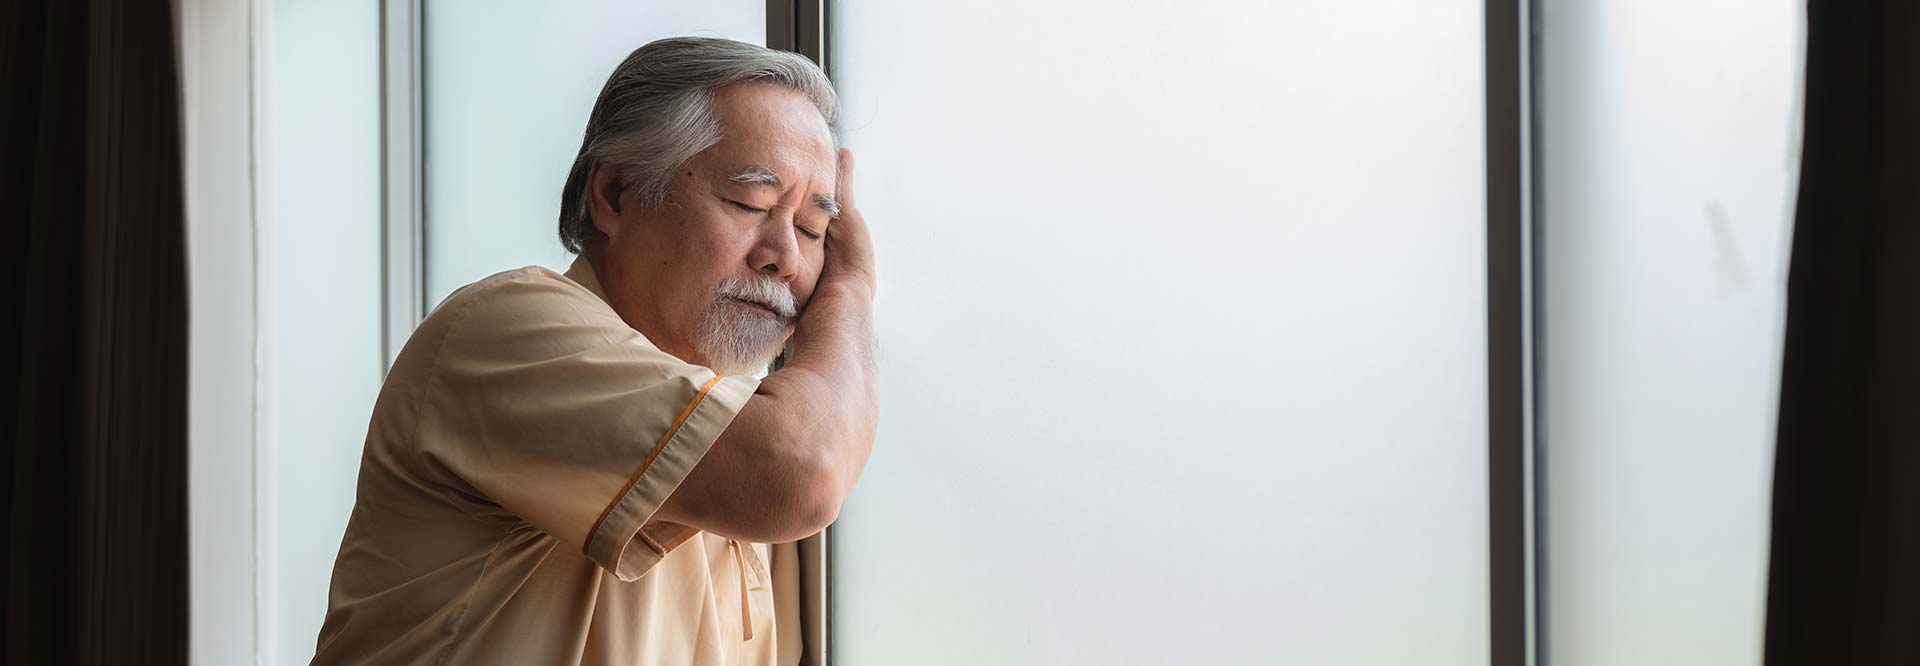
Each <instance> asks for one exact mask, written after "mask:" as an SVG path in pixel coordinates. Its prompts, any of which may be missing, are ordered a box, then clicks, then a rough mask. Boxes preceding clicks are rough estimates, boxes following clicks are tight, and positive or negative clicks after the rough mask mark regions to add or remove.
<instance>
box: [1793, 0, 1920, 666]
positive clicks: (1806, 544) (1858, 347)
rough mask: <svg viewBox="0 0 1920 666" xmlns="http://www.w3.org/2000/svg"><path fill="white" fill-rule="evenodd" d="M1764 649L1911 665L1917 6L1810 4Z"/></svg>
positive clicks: (1918, 524) (1808, 660)
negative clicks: (1803, 126)
mask: <svg viewBox="0 0 1920 666" xmlns="http://www.w3.org/2000/svg"><path fill="white" fill-rule="evenodd" d="M1803 139H1804V142H1805V143H1804V147H1803V149H1802V151H1803V152H1802V161H1801V173H1800V194H1799V204H1798V205H1799V208H1798V210H1797V211H1796V213H1795V220H1794V237H1793V260H1792V269H1791V274H1790V276H1789V279H1788V287H1787V339H1786V360H1785V365H1784V367H1783V374H1782V377H1781V387H1780V429H1779V440H1778V442H1779V443H1778V447H1779V448H1778V452H1777V454H1776V458H1775V462H1774V487H1773V547H1772V558H1771V571H1770V572H1769V579H1768V590H1767V638H1766V661H1767V663H1768V664H1773V665H1776V666H1786V665H1789V664H1907V665H1911V664H1920V2H1915V1H1914V0H1853V1H1846V0H1842V1H1831V2H1828V1H1822V0H1812V1H1811V2H1809V3H1808V7H1807V69H1806V131H1805V133H1804V134H1803Z"/></svg>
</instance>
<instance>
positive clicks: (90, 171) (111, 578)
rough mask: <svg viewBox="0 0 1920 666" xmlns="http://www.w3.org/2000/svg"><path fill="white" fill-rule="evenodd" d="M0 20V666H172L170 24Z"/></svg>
mask: <svg viewBox="0 0 1920 666" xmlns="http://www.w3.org/2000/svg"><path fill="white" fill-rule="evenodd" d="M0 17H3V19H0V20H4V21H5V25H4V26H3V27H0V30H3V31H4V32H0V35H3V36H0V57H3V58H4V60H3V61H0V76H4V79H0V81H3V83H0V85H4V86H5V87H4V89H3V90H0V136H3V137H4V140H5V146H4V147H5V153H4V155H0V207H3V208H4V210H5V219H6V225H5V230H4V232H0V233H4V239H5V240H4V242H5V248H4V252H5V254H4V256H0V266H3V267H4V268H0V270H5V271H6V278H7V279H6V282H7V285H6V288H5V290H4V298H5V299H6V300H5V302H4V303H0V308H4V309H5V311H6V319H5V328H4V331H0V336H4V339H0V344H4V347H0V363H4V364H5V365H4V367H0V379H4V380H5V381H4V387H0V394H4V396H5V398H6V402H5V404H6V408H5V410H4V412H0V414H3V415H0V418H4V419H5V423H4V424H0V426H4V427H5V428H6V432H7V433H8V434H9V435H11V437H10V440H11V441H12V446H11V450H10V451H9V453H10V454H11V456H10V461H11V469H10V475H9V479H8V481H9V483H8V485H7V491H6V492H7V511H6V513H5V528H6V537H7V555H6V562H5V565H6V566H5V568H4V570H5V581H6V594H7V597H6V621H7V629H6V645H5V650H4V652H5V654H4V658H5V662H6V663H9V664H171V663H185V662H186V657H187V578H186V576H187V566H186V563H187V537H186V528H187V525H186V441H187V430H186V423H187V418H186V409H187V402H186V394H187V364H186V361H187V309H186V305H187V303H186V257H185V250H184V241H185V238H184V234H185V228H184V217H185V216H184V211H183V208H182V179H181V171H182V168H181V161H180V160H181V152H180V150H181V149H180V146H181V142H180V127H181V125H180V119H181V115H180V99H179V97H180V93H179V85H178V76H177V74H176V62H177V58H176V55H175V51H174V44H173V39H174V37H173V36H174V30H173V16H172V8H171V6H170V5H169V3H168V2H165V1H164V0H162V1H159V2H138V1H134V2H124V3H122V2H111V1H103V0H92V1H88V0H68V1H63V0H14V1H12V2H8V3H5V8H4V9H0ZM237 630H245V629H244V628H238V629H237Z"/></svg>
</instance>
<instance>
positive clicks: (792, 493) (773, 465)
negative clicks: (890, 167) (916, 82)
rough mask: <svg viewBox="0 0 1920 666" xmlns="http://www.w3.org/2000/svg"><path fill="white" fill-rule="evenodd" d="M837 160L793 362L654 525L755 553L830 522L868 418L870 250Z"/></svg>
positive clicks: (874, 389)
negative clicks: (747, 544)
mask: <svg viewBox="0 0 1920 666" xmlns="http://www.w3.org/2000/svg"><path fill="white" fill-rule="evenodd" d="M851 169H852V159H851V155H850V154H849V153H846V152H844V149H843V152H842V154H841V166H840V191H841V206H842V211H841V216H840V218H838V219H836V220H835V221H834V222H833V223H832V225H831V226H830V227H829V228H828V231H827V242H828V245H827V265H826V267H825V269H824V271H823V272H822V275H821V279H820V283H819V286H818V287H817V288H816V289H815V290H814V293H813V297H812V298H811V300H810V301H809V303H808V304H807V309H806V312H804V313H803V314H802V315H801V316H800V321H799V324H798V325H797V326H795V328H794V333H793V354H792V356H791V358H790V359H789V360H788V362H787V364H786V366H785V367H783V368H781V369H780V370H779V371H777V372H774V373H773V374H771V375H768V376H767V378H766V379H765V380H762V381H761V383H760V387H759V390H758V391H757V392H756V393H755V394H754V396H753V398H751V399H749V400H748V401H747V404H746V406H745V407H743V408H741V410H740V413H739V414H738V415H737V416H735V417H734V419H733V423H732V424H730V425H728V426H727V429H726V431H725V432H723V433H721V435H720V437H719V438H718V439H716V440H715V441H714V443H713V447H712V448H711V449H710V450H708V451H707V454H706V457H705V458H703V459H701V461H700V463H699V464H698V465H696V466H695V467H694V469H693V471H692V472H691V473H689V474H688V475H687V478H686V480H685V481H683V482H682V483H681V484H680V487H679V488H677V489H676V490H674V492H673V494H672V495H671V496H670V497H668V499H667V502H666V504H664V505H663V506H662V507H661V508H660V511H659V512H658V513H657V514H655V516H654V517H655V519H657V520H664V521H668V522H673V523H679V524H682V525H687V526H690V527H694V528H698V529H701V530H705V531H708V532H712V533H715V534H719V535H722V536H727V537H732V538H736V539H741V540H745V541H752V542H758V543H785V542H788V541H795V540H798V539H801V538H805V537H806V536H808V535H811V534H814V533H816V532H819V531H820V530H821V529H823V528H825V527H826V526H827V524H828V523H831V522H833V519H834V518H835V517H836V516H838V515H839V513H840V503H841V502H842V501H844V500H845V499H846V496H847V494H848V493H849V492H852V490H853V484H854V482H855V481H857V480H858V479H859V478H860V471H861V470H862V469H863V468H865V467H866V464H867V455H868V453H869V452H871V451H872V449H873V439H874V431H875V428H876V427H877V424H878V420H879V400H878V394H879V378H878V374H879V372H878V368H877V364H876V360H875V357H874V331H873V298H874V277H873V250H872V243H871V241H870V239H869V238H868V236H867V228H866V223H865V221H864V220H863V219H862V218H861V217H860V214H859V212H858V210H856V209H855V208H854V207H853V206H852V197H851Z"/></svg>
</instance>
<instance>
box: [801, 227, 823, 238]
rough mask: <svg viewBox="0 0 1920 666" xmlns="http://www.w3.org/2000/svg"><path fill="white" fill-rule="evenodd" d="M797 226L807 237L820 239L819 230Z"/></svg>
mask: <svg viewBox="0 0 1920 666" xmlns="http://www.w3.org/2000/svg"><path fill="white" fill-rule="evenodd" d="M796 228H797V229H799V230H800V235H802V236H806V237H807V240H820V234H819V233H818V232H815V231H814V230H812V229H808V228H806V227H796Z"/></svg>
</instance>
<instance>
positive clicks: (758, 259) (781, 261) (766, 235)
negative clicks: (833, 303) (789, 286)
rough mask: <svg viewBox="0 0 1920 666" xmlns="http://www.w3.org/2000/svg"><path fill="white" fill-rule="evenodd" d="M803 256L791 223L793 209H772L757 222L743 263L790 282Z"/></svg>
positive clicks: (797, 235) (797, 270)
mask: <svg viewBox="0 0 1920 666" xmlns="http://www.w3.org/2000/svg"><path fill="white" fill-rule="evenodd" d="M805 260H806V259H805V257H804V256H803V255H802V254H801V253H800V237H799V232H798V230H797V229H796V228H795V227H794V226H793V212H792V211H791V210H787V209H784V208H779V209H775V210H774V212H773V214H771V215H768V216H767V219H766V222H765V223H763V224H761V225H760V229H759V234H758V236H757V237H756V238H755V239H754V244H753V249H752V250H750V251H748V253H747V264H748V265H750V266H752V267H753V269H754V270H755V271H758V272H760V273H763V274H765V275H767V276H768V277H771V278H774V279H776V280H779V281H781V282H791V281H793V279H794V277H795V276H798V275H799V274H800V265H801V262H803V261H805Z"/></svg>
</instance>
